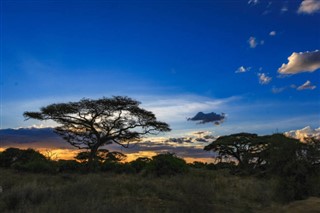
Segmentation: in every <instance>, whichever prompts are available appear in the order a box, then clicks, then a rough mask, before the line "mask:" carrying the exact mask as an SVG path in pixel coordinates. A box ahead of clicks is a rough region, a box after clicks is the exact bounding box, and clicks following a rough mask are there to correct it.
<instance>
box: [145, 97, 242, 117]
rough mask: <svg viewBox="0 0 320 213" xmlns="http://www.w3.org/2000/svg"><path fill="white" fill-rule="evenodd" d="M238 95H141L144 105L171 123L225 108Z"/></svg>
mask: <svg viewBox="0 0 320 213" xmlns="http://www.w3.org/2000/svg"><path fill="white" fill-rule="evenodd" d="M238 99H239V98H238V97H229V98H224V99H211V98H210V99H209V98H205V97H201V96H172V97H161V96H158V97H156V98H155V97H150V100H149V98H147V97H141V98H139V100H141V101H142V103H143V104H142V107H143V108H145V109H146V110H149V111H152V112H153V113H154V114H155V115H156V117H157V118H158V119H159V120H160V121H165V122H169V123H179V122H182V123H185V122H186V121H187V120H186V118H187V117H190V116H193V115H194V114H196V113H197V112H199V111H210V110H211V111H212V110H217V111H220V110H221V109H223V108H225V107H226V105H227V104H228V103H230V102H233V101H235V100H238Z"/></svg>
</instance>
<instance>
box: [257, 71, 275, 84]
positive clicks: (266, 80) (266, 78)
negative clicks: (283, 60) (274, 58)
mask: <svg viewBox="0 0 320 213" xmlns="http://www.w3.org/2000/svg"><path fill="white" fill-rule="evenodd" d="M258 77H259V83H260V84H269V83H270V82H271V80H272V77H269V76H267V74H265V73H258Z"/></svg>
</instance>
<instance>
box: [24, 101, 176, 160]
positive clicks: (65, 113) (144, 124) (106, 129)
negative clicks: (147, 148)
mask: <svg viewBox="0 0 320 213" xmlns="http://www.w3.org/2000/svg"><path fill="white" fill-rule="evenodd" d="M139 105H140V102H138V101H136V100H134V99H131V98H129V97H123V96H114V97H112V98H106V97H103V98H101V99H97V100H91V99H86V98H84V99H82V100H80V101H78V102H68V103H57V104H50V105H48V106H46V107H42V108H40V111H39V112H24V114H23V115H24V117H25V118H26V119H30V118H32V119H37V120H53V121H55V122H56V123H58V124H60V125H59V126H57V127H56V128H55V132H56V133H58V134H59V135H61V136H62V137H63V138H64V139H65V140H66V141H67V142H68V143H70V144H71V145H72V146H75V147H78V148H80V149H87V150H90V153H91V154H90V157H89V161H92V160H93V159H94V157H95V155H96V153H97V150H98V149H99V148H100V147H102V146H104V145H108V144H112V143H116V144H118V145H120V146H122V147H126V148H127V147H129V144H130V142H138V141H140V140H141V138H142V137H144V136H145V135H148V134H158V133H159V132H167V131H170V130H171V129H170V128H169V125H168V124H167V123H164V122H160V121H158V120H157V119H156V117H155V115H154V114H153V113H152V112H150V111H147V110H145V109H142V108H140V107H139Z"/></svg>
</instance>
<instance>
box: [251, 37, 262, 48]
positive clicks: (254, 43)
mask: <svg viewBox="0 0 320 213" xmlns="http://www.w3.org/2000/svg"><path fill="white" fill-rule="evenodd" d="M248 43H249V46H250V48H256V47H257V46H258V45H263V44H264V40H260V41H259V40H258V39H257V38H256V37H254V36H251V37H250V38H249V39H248Z"/></svg>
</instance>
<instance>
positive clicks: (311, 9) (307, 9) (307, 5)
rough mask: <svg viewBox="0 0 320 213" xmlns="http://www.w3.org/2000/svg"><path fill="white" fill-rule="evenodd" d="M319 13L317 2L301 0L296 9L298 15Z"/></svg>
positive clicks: (319, 3)
mask: <svg viewBox="0 0 320 213" xmlns="http://www.w3.org/2000/svg"><path fill="white" fill-rule="evenodd" d="M319 11H320V1H319V0H303V1H302V2H301V4H300V7H299V9H298V13H304V14H313V13H316V12H319Z"/></svg>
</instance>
